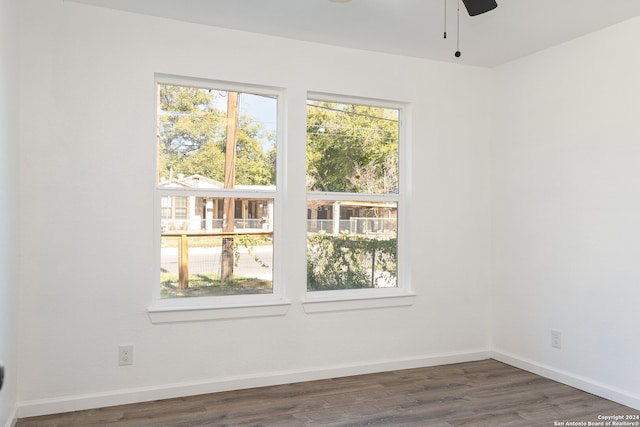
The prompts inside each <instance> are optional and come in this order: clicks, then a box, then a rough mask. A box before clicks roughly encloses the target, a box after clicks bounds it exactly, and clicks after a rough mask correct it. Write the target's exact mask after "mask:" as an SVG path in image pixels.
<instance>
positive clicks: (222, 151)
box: [157, 84, 278, 298]
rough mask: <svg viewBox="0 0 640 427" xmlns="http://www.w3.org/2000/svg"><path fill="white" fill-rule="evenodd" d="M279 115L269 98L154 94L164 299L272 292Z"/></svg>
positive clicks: (178, 90)
mask: <svg viewBox="0 0 640 427" xmlns="http://www.w3.org/2000/svg"><path fill="white" fill-rule="evenodd" d="M277 114H278V102H277V97H275V96H272V95H260V94H253V93H246V92H233V91H228V90H218V89H212V88H204V87H191V86H181V85H172V84H159V85H158V122H157V123H158V159H157V169H158V176H157V190H158V193H159V196H160V212H159V213H160V222H161V231H160V232H161V248H160V251H161V266H160V269H161V271H160V297H161V298H178V297H194V296H223V295H240V294H260V293H271V292H272V291H273V267H272V265H273V233H274V229H273V222H274V221H273V220H274V200H275V191H276V186H275V184H276V148H277V145H276V139H277V138H276V136H277V135H276V129H277ZM230 192H234V196H235V197H230V196H229V193H230ZM238 193H240V195H241V197H238Z"/></svg>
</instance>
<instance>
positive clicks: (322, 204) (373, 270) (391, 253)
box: [307, 200, 398, 291]
mask: <svg viewBox="0 0 640 427" xmlns="http://www.w3.org/2000/svg"><path fill="white" fill-rule="evenodd" d="M397 218H398V204H397V203H396V202H361V201H325V200H322V201H320V200H313V201H308V202H307V289H308V290H309V291H322V290H336V289H357V288H391V287H397V285H398V284H397V246H398V245H397V234H398V233H397V231H398V226H397Z"/></svg>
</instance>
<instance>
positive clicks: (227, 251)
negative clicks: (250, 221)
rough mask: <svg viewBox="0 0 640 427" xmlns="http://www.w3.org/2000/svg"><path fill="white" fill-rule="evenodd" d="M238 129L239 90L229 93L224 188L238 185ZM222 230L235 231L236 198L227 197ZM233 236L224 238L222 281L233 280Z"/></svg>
mask: <svg viewBox="0 0 640 427" xmlns="http://www.w3.org/2000/svg"><path fill="white" fill-rule="evenodd" d="M237 130H238V92H228V93H227V145H226V148H225V164H224V188H230V189H231V188H235V185H236V141H237ZM223 215H224V216H223V218H224V219H223V225H222V227H223V228H222V231H224V232H233V231H235V228H234V220H235V199H233V198H229V197H225V198H224V207H223ZM233 246H234V245H233V237H223V238H222V260H221V262H220V282H221V283H223V284H225V283H228V282H230V281H231V280H233V261H234V250H233Z"/></svg>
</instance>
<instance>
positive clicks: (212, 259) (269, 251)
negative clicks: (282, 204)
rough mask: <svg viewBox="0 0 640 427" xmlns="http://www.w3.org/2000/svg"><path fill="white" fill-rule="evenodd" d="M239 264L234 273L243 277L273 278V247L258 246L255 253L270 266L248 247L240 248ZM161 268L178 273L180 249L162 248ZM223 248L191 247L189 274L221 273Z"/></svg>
mask: <svg viewBox="0 0 640 427" xmlns="http://www.w3.org/2000/svg"><path fill="white" fill-rule="evenodd" d="M239 252H240V258H239V260H238V266H237V267H234V274H235V275H237V276H243V277H255V278H259V279H264V280H272V272H273V247H272V246H257V247H255V248H254V250H253V253H254V254H255V255H256V256H257V257H258V258H259V259H260V261H262V262H263V263H264V264H266V265H267V266H268V268H266V267H263V266H261V265H260V264H258V263H257V262H256V261H255V260H254V258H253V257H252V256H251V255H249V253H248V251H247V249H246V248H240V250H239ZM160 256H161V260H160V268H161V269H162V271H166V272H168V273H171V274H176V275H177V274H178V249H177V248H162V251H161V255H160ZM220 258H221V248H220V247H219V246H217V247H205V248H189V274H190V275H191V274H216V275H218V274H220Z"/></svg>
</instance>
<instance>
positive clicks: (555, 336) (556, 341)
mask: <svg viewBox="0 0 640 427" xmlns="http://www.w3.org/2000/svg"><path fill="white" fill-rule="evenodd" d="M551 347H553V348H557V349H561V348H562V332H560V331H557V330H555V329H554V330H552V331H551Z"/></svg>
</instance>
